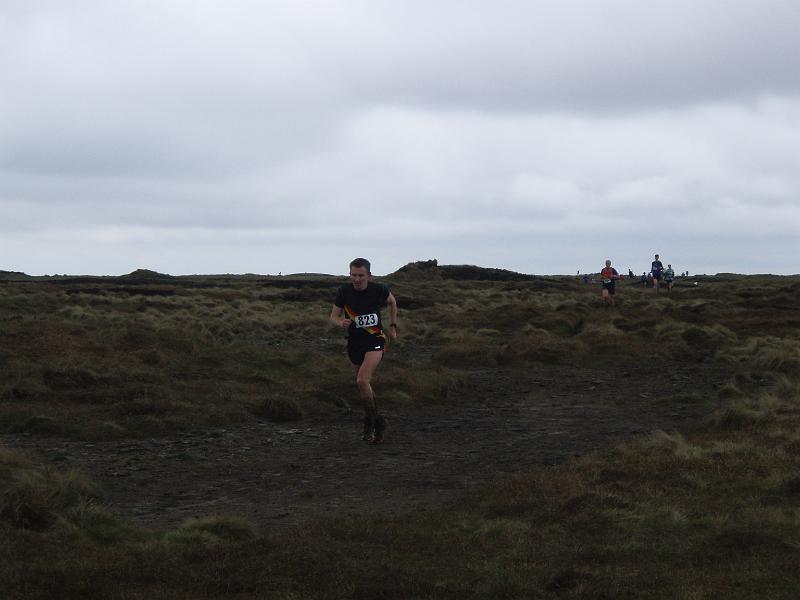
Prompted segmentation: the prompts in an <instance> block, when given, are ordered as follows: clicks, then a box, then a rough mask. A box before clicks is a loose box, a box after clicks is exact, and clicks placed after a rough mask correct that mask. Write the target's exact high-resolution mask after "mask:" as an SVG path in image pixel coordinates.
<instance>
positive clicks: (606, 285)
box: [600, 260, 619, 306]
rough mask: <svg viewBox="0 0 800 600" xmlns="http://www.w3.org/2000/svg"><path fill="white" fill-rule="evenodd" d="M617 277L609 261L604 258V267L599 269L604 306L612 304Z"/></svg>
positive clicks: (617, 274)
mask: <svg viewBox="0 0 800 600" xmlns="http://www.w3.org/2000/svg"><path fill="white" fill-rule="evenodd" d="M617 279H619V273H617V270H616V269H615V268H614V267H612V266H611V261H610V260H606V266H605V268H604V269H603V270H602V271H600V281H601V282H602V284H603V300H605V303H606V306H614V285H615V284H616V280H617Z"/></svg>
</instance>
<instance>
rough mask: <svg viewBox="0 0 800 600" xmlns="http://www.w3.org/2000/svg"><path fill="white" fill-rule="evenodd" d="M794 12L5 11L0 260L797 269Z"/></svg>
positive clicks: (12, 7)
mask: <svg viewBox="0 0 800 600" xmlns="http://www.w3.org/2000/svg"><path fill="white" fill-rule="evenodd" d="M798 23H800V2H797V1H796V0H785V1H780V0H759V1H750V0H744V1H743V0H737V1H736V2H731V1H728V0H708V1H703V0H694V1H684V0H669V1H660V0H651V1H649V2H642V1H641V0H626V1H623V0H618V1H600V0H553V1H539V0H520V1H502V0H501V1H497V0H494V1H492V2H488V1H481V2H478V1H468V0H461V1H455V0H436V1H429V0H425V1H423V0H395V1H391V2H390V1H381V0H363V1H361V0H340V1H335V0H329V1H325V0H318V1H302V0H286V1H270V0H263V1H255V0H251V1H244V0H224V1H223V0H216V1H213V2H212V1H204V0H152V1H149V0H138V1H133V0H130V1H127V0H97V1H91V0H72V1H70V2H63V1H61V0H52V1H34V0H19V1H17V0H4V1H3V3H2V4H0V211H1V212H0V217H1V218H0V269H5V270H14V271H25V272H27V273H30V274H46V273H49V274H54V273H69V274H101V275H105V274H122V273H127V272H130V271H132V270H134V269H136V268H149V269H154V270H157V271H161V272H165V273H171V274H176V275H177V274H191V273H247V272H250V273H265V274H266V273H277V272H279V271H281V272H283V273H290V272H302V271H305V272H326V273H336V274H340V273H345V272H346V271H347V264H348V263H349V261H350V260H351V259H352V258H354V257H356V256H365V257H367V258H369V259H371V260H372V262H373V272H374V273H376V274H385V273H389V272H392V271H394V270H396V269H397V268H399V267H401V266H402V265H404V264H405V263H407V262H410V261H414V260H426V259H431V258H437V259H438V260H439V262H440V263H442V264H477V265H481V266H487V267H501V268H506V269H513V270H516V271H521V272H526V273H574V272H575V271H577V270H578V269H580V270H581V272H585V271H598V270H599V269H600V268H601V267H602V264H603V261H604V260H605V259H606V258H610V259H611V260H612V261H613V262H614V264H615V266H617V267H618V268H620V269H621V270H625V271H627V269H628V268H629V267H630V268H632V269H633V270H634V271H635V272H637V273H641V272H642V271H644V270H645V269H648V270H649V264H650V261H651V260H652V255H653V254H654V253H656V252H658V253H659V254H661V256H662V259H664V262H665V263H666V262H669V263H671V264H672V265H673V266H674V268H675V270H676V271H683V270H689V271H690V272H692V273H716V272H740V273H784V274H788V273H798V272H800V267H799V266H798V257H797V254H798V250H800V243H798V229H799V228H800V35H798Z"/></svg>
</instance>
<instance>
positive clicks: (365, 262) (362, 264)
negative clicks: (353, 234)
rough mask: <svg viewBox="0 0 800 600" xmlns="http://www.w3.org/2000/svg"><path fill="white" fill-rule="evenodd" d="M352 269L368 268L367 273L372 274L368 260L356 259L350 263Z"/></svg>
mask: <svg viewBox="0 0 800 600" xmlns="http://www.w3.org/2000/svg"><path fill="white" fill-rule="evenodd" d="M350 267H356V268H357V269H358V268H360V267H367V273H372V271H371V270H370V267H371V265H370V264H369V261H368V260H367V259H366V258H354V259H353V260H351V261H350Z"/></svg>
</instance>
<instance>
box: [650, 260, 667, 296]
mask: <svg viewBox="0 0 800 600" xmlns="http://www.w3.org/2000/svg"><path fill="white" fill-rule="evenodd" d="M663 270H664V264H663V263H662V262H661V261H660V260H658V254H656V259H655V260H654V261H653V263H652V264H651V265H650V272H651V273H652V274H653V287H654V288H655V289H656V294H657V293H658V283H659V281H661V272H662V271H663Z"/></svg>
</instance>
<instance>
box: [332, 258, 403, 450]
mask: <svg viewBox="0 0 800 600" xmlns="http://www.w3.org/2000/svg"><path fill="white" fill-rule="evenodd" d="M371 277H372V274H371V273H370V263H369V261H368V260H367V259H366V258H356V259H354V260H353V261H352V262H351V263H350V283H345V284H342V285H341V286H340V287H339V289H338V290H337V291H336V299H335V300H334V302H333V308H332V309H331V316H330V320H331V323H333V324H334V325H336V326H337V327H341V328H342V329H347V356H348V357H349V358H350V363H351V364H352V365H353V371H354V372H355V374H356V384H357V385H358V392H359V395H360V396H361V401H362V402H363V403H364V437H363V440H364V441H365V442H370V443H372V444H378V443H380V442H382V441H383V432H384V430H385V429H386V420H385V419H384V418H383V417H382V416H380V415H379V414H378V406H377V404H376V402H375V394H374V392H373V391H372V385H371V381H372V376H373V374H374V373H375V369H377V367H378V364H379V363H380V362H381V359H382V358H383V354H384V352H386V343H387V340H386V334H385V333H384V330H383V326H382V322H381V312H380V311H381V308H382V307H383V306H385V305H387V304H388V305H389V313H390V319H391V320H390V321H389V338H390V339H391V340H392V341H395V340H396V339H397V300H395V297H394V296H393V295H392V293H391V292H390V291H389V288H388V287H386V286H385V285H384V284H382V283H374V282H373V281H370V278H371ZM342 312H344V313H345V315H346V318H342Z"/></svg>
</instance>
